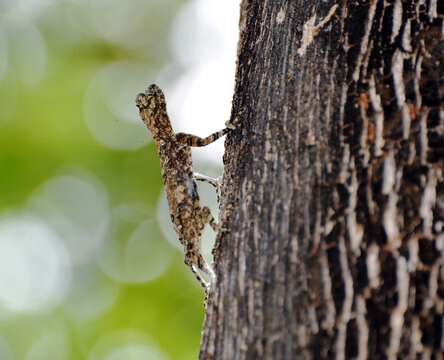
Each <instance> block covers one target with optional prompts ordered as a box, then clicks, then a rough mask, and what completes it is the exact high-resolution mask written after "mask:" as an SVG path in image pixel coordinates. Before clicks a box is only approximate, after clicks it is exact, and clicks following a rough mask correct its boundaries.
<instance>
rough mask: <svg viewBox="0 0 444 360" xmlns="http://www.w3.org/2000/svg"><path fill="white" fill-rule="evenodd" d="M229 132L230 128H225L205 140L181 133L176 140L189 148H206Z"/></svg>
mask: <svg viewBox="0 0 444 360" xmlns="http://www.w3.org/2000/svg"><path fill="white" fill-rule="evenodd" d="M229 131H231V129H230V128H225V129H223V130H220V131H217V132H215V133H213V134H211V135H209V136H207V137H205V138H201V137H199V136H196V135H191V134H186V133H182V132H181V133H177V134H176V140H177V141H178V142H179V143H180V144H183V145H188V146H193V147H199V146H205V145H208V144H211V143H212V142H214V141H216V140H217V139H219V138H221V137H222V136H224V135H225V134H226V133H228V132H229Z"/></svg>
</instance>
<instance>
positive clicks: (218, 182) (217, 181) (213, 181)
mask: <svg viewBox="0 0 444 360" xmlns="http://www.w3.org/2000/svg"><path fill="white" fill-rule="evenodd" d="M193 176H194V179H196V180H197V181H201V182H206V183H207V184H210V185H211V186H213V187H214V188H215V189H216V194H217V203H218V204H219V203H220V195H221V188H222V177H218V178H212V177H209V176H207V175H203V174H200V173H197V172H195V173H194V174H193Z"/></svg>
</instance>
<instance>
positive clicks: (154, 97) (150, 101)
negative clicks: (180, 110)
mask: <svg viewBox="0 0 444 360" xmlns="http://www.w3.org/2000/svg"><path fill="white" fill-rule="evenodd" d="M136 105H137V107H138V108H139V110H144V109H150V110H152V111H153V112H156V111H159V110H165V109H166V105H165V95H163V92H162V90H160V88H159V87H158V86H157V85H155V84H152V85H150V86H149V87H148V89H146V91H145V93H140V94H138V95H137V97H136Z"/></svg>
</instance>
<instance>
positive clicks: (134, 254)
mask: <svg viewBox="0 0 444 360" xmlns="http://www.w3.org/2000/svg"><path fill="white" fill-rule="evenodd" d="M146 213H147V212H146V211H144V210H143V208H141V207H140V206H136V205H134V204H125V205H121V206H119V207H117V208H115V209H114V210H113V211H112V221H111V227H110V231H109V234H108V238H107V240H106V242H105V244H104V246H103V248H102V249H101V252H100V255H99V264H100V268H101V269H102V271H103V272H104V273H105V274H107V275H108V276H109V277H110V278H111V279H113V280H115V281H117V282H120V283H146V282H149V281H152V280H154V279H156V278H158V277H159V276H161V275H162V274H163V273H164V272H165V270H166V269H167V268H168V265H169V264H170V259H171V248H170V247H169V246H168V245H167V244H166V243H165V242H164V241H162V236H161V233H160V231H159V230H158V226H157V223H156V221H155V220H154V219H151V220H145V221H142V219H143V220H144V219H146V218H147V214H146Z"/></svg>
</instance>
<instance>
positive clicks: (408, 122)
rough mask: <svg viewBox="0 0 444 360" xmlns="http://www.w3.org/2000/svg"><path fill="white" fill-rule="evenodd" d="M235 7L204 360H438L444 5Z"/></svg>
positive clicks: (443, 247)
mask: <svg viewBox="0 0 444 360" xmlns="http://www.w3.org/2000/svg"><path fill="white" fill-rule="evenodd" d="M336 3H337V2H335V1H332V0H328V1H314V0H275V1H267V0H243V2H242V5H241V23H240V30H241V37H240V42H239V50H238V69H237V75H236V88H235V95H234V99H233V110H232V122H234V123H236V124H238V125H239V128H238V130H235V131H234V132H232V133H231V134H229V136H228V138H227V140H226V154H225V157H224V162H225V174H224V185H223V189H222V197H221V222H222V225H223V229H224V230H223V231H221V233H219V235H218V239H217V243H216V248H215V251H214V255H215V268H216V273H217V277H218V282H217V286H216V289H215V291H214V292H213V293H212V294H211V296H210V298H209V300H208V307H207V314H206V320H205V325H204V331H203V340H202V346H201V352H200V359H230V360H231V359H273V360H275V359H331V358H338V359H344V358H358V359H366V358H371V359H379V358H389V359H395V358H401V359H405V358H411V359H414V358H416V357H417V356H418V355H419V356H420V357H422V358H430V357H434V358H436V359H442V358H443V355H442V353H443V351H444V334H443V333H444V315H443V311H444V178H443V176H444V174H443V172H444V171H443V170H444V23H443V15H444V1H441V0H422V1H420V0H416V1H414V0H393V1H389V0H370V1H345V0H343V1H339V3H338V4H337V5H336Z"/></svg>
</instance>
